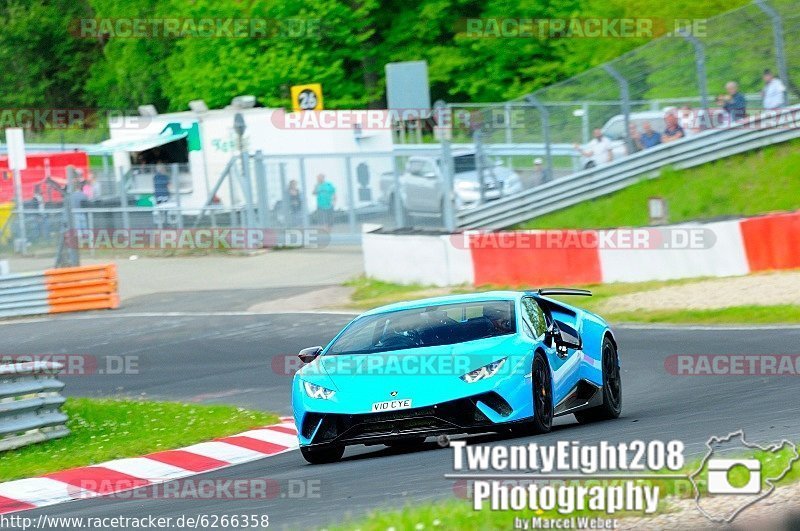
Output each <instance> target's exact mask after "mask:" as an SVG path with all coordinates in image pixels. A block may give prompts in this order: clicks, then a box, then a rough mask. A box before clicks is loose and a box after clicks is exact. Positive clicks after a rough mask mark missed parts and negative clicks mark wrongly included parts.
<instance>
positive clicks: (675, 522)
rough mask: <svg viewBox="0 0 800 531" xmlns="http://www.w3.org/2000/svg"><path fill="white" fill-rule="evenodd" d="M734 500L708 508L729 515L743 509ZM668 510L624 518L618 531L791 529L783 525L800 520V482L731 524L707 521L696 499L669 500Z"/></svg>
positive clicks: (772, 495) (780, 489)
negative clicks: (628, 530)
mask: <svg viewBox="0 0 800 531" xmlns="http://www.w3.org/2000/svg"><path fill="white" fill-rule="evenodd" d="M732 498H733V497H731V496H726V497H725V498H719V499H716V500H713V503H712V504H711V505H710V506H705V507H707V510H708V508H711V509H712V510H713V511H714V512H715V513H716V512H717V511H719V513H720V514H725V513H726V512H728V511H731V510H735V509H736V507H738V506H739V502H738V501H737V500H735V499H732ZM708 503H711V502H710V501H709V502H708ZM667 511H668V512H664V513H661V514H659V515H657V516H653V517H642V518H622V519H620V520H619V527H617V529H620V530H623V529H630V530H633V529H789V528H788V527H787V526H785V524H783V525H782V523H783V521H784V520H785V519H786V518H788V517H790V516H791V515H794V517H795V518H797V516H798V514H800V483H792V484H791V485H787V486H785V487H779V488H777V489H775V492H773V493H772V494H770V495H769V496H768V497H767V498H765V499H763V500H761V501H759V502H757V503H755V504H753V505H751V506H750V507H748V508H747V509H745V510H743V511H742V512H741V513H740V514H739V515H738V516H737V517H736V519H735V520H734V521H733V522H732V523H731V524H717V523H714V522H712V521H711V520H709V519H707V518H706V517H705V516H703V514H702V513H701V512H700V511H699V510H698V509H697V505H695V502H694V500H693V499H672V500H669V499H668V501H667Z"/></svg>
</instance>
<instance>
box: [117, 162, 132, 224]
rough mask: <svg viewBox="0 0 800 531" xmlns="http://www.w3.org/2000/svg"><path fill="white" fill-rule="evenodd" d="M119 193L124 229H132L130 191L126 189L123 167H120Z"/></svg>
mask: <svg viewBox="0 0 800 531" xmlns="http://www.w3.org/2000/svg"><path fill="white" fill-rule="evenodd" d="M117 190H118V193H119V206H120V207H121V208H122V228H123V229H125V230H127V229H129V228H131V218H130V215H129V214H128V191H127V190H126V189H125V170H124V169H123V168H122V166H120V167H119V185H118V186H117Z"/></svg>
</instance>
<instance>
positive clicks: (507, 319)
mask: <svg viewBox="0 0 800 531" xmlns="http://www.w3.org/2000/svg"><path fill="white" fill-rule="evenodd" d="M515 322H516V321H515V317H514V301H503V300H492V301H479V302H464V303H458V304H440V305H433V306H425V307H420V308H412V309H408V310H397V311H393V312H385V313H379V314H375V315H369V316H367V317H363V318H361V319H359V320H357V321H356V322H354V323H352V324H351V325H350V326H348V327H347V328H346V329H345V331H344V332H343V333H342V334H341V335H340V336H339V338H338V339H336V341H335V342H334V343H333V344H332V345H331V346H330V348H329V349H328V351H327V354H373V353H378V352H386V351H389V350H403V349H408V348H415V347H433V346H437V345H451V344H453V343H463V342H465V341H474V340H476V339H483V338H487V337H494V336H502V335H507V334H513V333H514V332H516V325H515Z"/></svg>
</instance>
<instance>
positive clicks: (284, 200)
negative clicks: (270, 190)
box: [278, 162, 291, 227]
mask: <svg viewBox="0 0 800 531" xmlns="http://www.w3.org/2000/svg"><path fill="white" fill-rule="evenodd" d="M278 176H279V177H280V181H281V193H280V195H279V197H280V198H281V214H283V226H284V227H288V226H290V223H291V220H290V219H289V194H287V193H286V191H287V190H286V163H285V162H279V163H278Z"/></svg>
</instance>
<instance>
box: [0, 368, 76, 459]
mask: <svg viewBox="0 0 800 531" xmlns="http://www.w3.org/2000/svg"><path fill="white" fill-rule="evenodd" d="M63 367H64V366H63V365H62V364H60V363H53V362H44V361H33V362H26V363H13V364H2V365H0V451H3V450H12V449H14V448H19V447H21V446H27V445H29V444H34V443H38V442H42V441H48V440H50V439H58V438H59V437H66V436H67V435H69V429H68V428H67V427H66V425H65V424H66V422H67V415H65V414H64V413H63V412H62V411H61V406H62V404H64V397H63V396H61V394H60V392H61V390H62V389H63V388H64V383H63V382H61V381H59V380H58V379H56V376H57V375H58V373H59V371H61V369H62V368H63Z"/></svg>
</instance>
